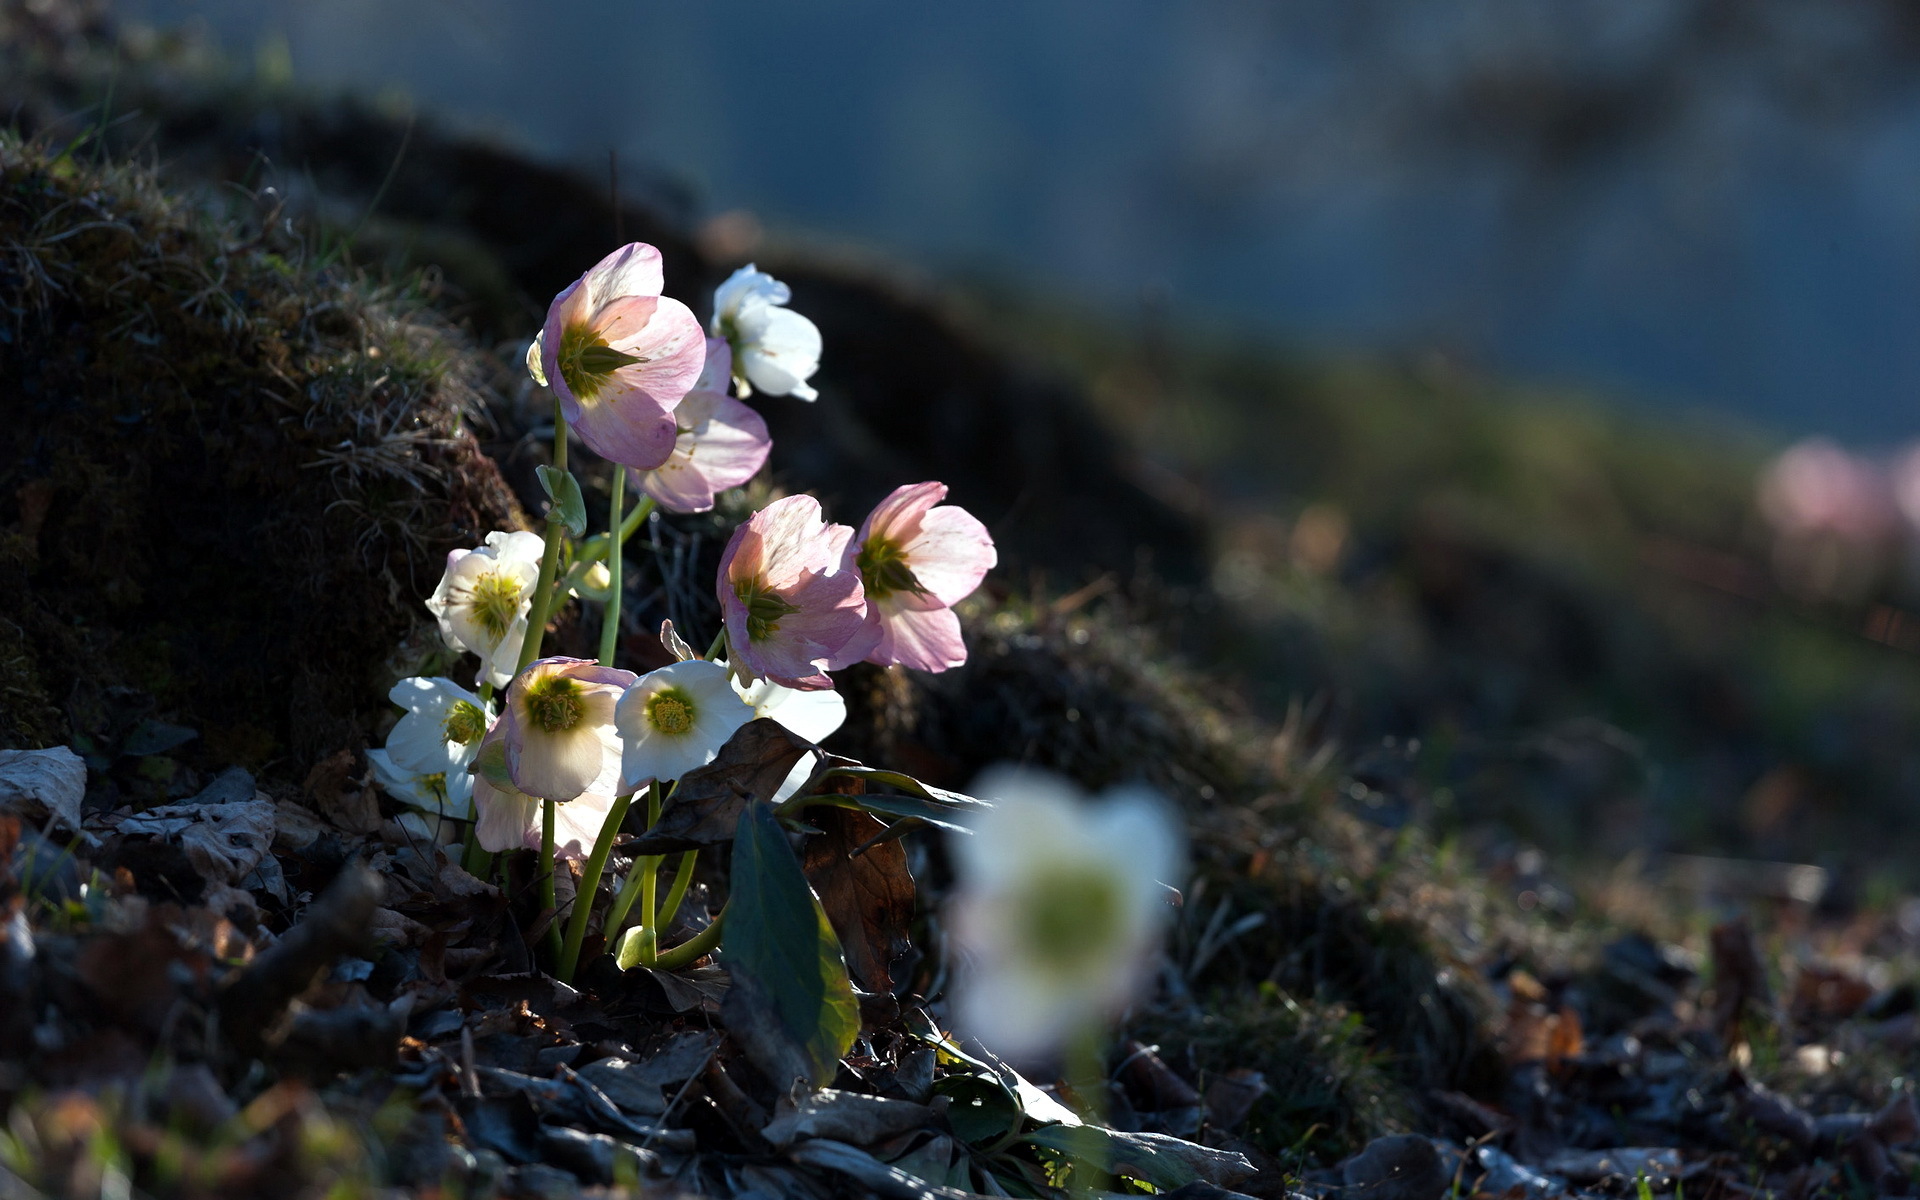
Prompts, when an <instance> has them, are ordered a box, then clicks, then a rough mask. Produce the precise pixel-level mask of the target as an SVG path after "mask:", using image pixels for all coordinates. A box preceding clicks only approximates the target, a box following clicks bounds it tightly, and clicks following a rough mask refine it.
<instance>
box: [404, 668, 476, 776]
mask: <svg viewBox="0 0 1920 1200" xmlns="http://www.w3.org/2000/svg"><path fill="white" fill-rule="evenodd" d="M387 699H389V700H391V701H393V702H394V703H395V704H397V705H399V706H400V707H401V708H404V709H406V710H407V715H406V716H404V717H401V718H400V721H399V723H398V724H396V725H395V726H394V727H393V732H392V733H389V734H388V735H387V753H388V754H390V755H392V756H393V763H394V766H396V767H398V768H400V769H401V770H405V771H412V772H415V773H417V774H422V775H433V774H440V775H445V776H446V777H447V779H448V791H449V793H451V792H452V791H453V789H454V786H455V785H454V784H453V782H452V781H453V780H454V779H455V778H456V777H460V776H465V775H466V773H467V764H468V763H470V762H472V761H473V756H474V755H475V754H477V753H479V751H480V739H481V738H483V737H485V736H486V735H487V729H488V728H489V727H490V726H491V725H492V724H493V711H492V708H491V706H490V705H488V704H487V703H486V702H485V701H483V700H481V699H480V697H478V696H476V695H474V694H473V693H472V692H470V691H468V690H467V689H465V688H463V687H461V686H460V685H459V684H457V683H455V682H454V681H453V680H451V679H442V678H439V677H437V676H436V677H433V678H428V677H425V676H420V675H415V676H412V677H411V678H408V679H402V680H401V681H400V682H399V683H396V684H394V685H393V690H392V691H390V692H388V693H387Z"/></svg>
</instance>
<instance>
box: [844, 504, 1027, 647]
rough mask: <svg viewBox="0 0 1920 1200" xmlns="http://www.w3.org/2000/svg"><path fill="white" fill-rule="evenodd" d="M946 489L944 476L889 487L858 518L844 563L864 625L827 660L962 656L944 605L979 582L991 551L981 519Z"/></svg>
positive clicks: (993, 557)
mask: <svg viewBox="0 0 1920 1200" xmlns="http://www.w3.org/2000/svg"><path fill="white" fill-rule="evenodd" d="M946 496H947V485H946V484H944V483H911V484H908V485H906V486H905V487H899V488H895V489H894V490H893V492H892V493H891V494H889V495H888V496H887V498H886V499H884V500H882V501H881V502H880V503H879V504H878V505H876V506H875V507H874V510H873V512H872V513H871V514H869V515H868V517H867V519H866V521H865V523H864V524H862V525H861V526H860V532H859V533H858V534H857V535H855V537H854V539H853V541H852V542H851V543H849V544H848V546H847V549H846V565H847V566H848V567H849V568H850V569H854V570H857V571H858V572H859V574H860V581H861V584H862V586H863V587H864V589H865V592H866V597H867V629H866V633H865V636H863V637H860V638H856V639H854V641H853V642H851V643H849V645H848V646H847V647H846V649H844V650H843V651H842V652H841V656H840V657H839V658H837V659H835V660H834V662H833V663H832V664H831V665H832V666H834V667H842V666H845V665H847V664H848V663H850V662H857V661H859V660H861V659H865V660H866V661H868V662H871V663H878V664H880V665H881V666H890V665H892V664H894V663H898V664H900V665H901V666H905V667H915V668H918V669H919V670H922V671H944V670H946V669H947V668H948V667H957V666H959V665H960V664H962V663H964V662H966V661H967V644H966V642H965V641H964V640H963V639H962V638H961V636H960V618H959V617H957V616H955V615H954V612H953V607H952V606H953V605H955V604H958V603H959V602H960V601H961V600H962V599H964V598H966V596H967V595H969V594H970V593H971V592H972V591H973V589H975V588H977V587H979V586H980V581H981V580H982V579H983V578H985V577H986V574H987V571H988V570H989V569H991V568H992V567H993V564H994V563H995V562H997V561H998V558H999V556H998V555H997V554H996V553H995V552H994V548H993V537H992V536H991V535H990V534H988V533H987V527H986V526H985V525H982V524H981V523H980V521H979V519H978V518H977V517H975V516H974V515H973V514H972V513H970V512H968V511H967V510H966V509H964V508H959V507H956V506H954V505H951V504H941V503H940V501H942V500H944V499H946ZM936 506H937V507H936Z"/></svg>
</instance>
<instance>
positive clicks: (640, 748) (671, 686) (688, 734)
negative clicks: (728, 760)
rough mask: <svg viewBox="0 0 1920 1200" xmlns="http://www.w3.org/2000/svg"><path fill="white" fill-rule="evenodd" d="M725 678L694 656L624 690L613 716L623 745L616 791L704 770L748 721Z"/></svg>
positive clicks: (747, 712) (720, 668)
mask: <svg viewBox="0 0 1920 1200" xmlns="http://www.w3.org/2000/svg"><path fill="white" fill-rule="evenodd" d="M729 678H730V677H729V675H728V672H727V668H726V667H724V666H722V665H721V664H719V663H714V662H706V661H704V660H702V659H698V658H695V659H690V660H688V661H687V662H678V663H674V664H672V665H671V666H666V667H661V668H660V669H659V670H657V671H651V672H648V673H647V674H646V675H643V676H641V678H640V682H638V683H636V684H634V685H633V686H632V687H630V688H628V689H627V691H626V694H625V695H623V696H621V697H620V703H619V704H618V705H617V706H616V707H615V708H614V713H613V723H614V726H615V728H617V729H618V730H619V731H620V738H621V741H622V742H623V743H624V744H625V747H626V751H625V756H624V758H623V760H622V766H621V771H620V786H621V787H622V788H624V789H626V790H628V791H632V790H633V789H635V788H637V787H639V786H640V785H641V784H643V783H645V782H646V781H647V780H649V779H663V780H664V779H678V778H680V777H681V776H682V775H685V774H686V773H687V772H688V771H691V770H693V769H694V768H696V767H704V766H706V765H707V764H708V763H710V762H712V761H713V757H714V755H715V754H717V753H719V751H720V747H722V746H724V745H726V743H727V739H728V738H730V737H732V736H733V732H734V730H736V729H738V728H740V727H741V726H742V725H745V724H746V723H747V722H748V721H751V720H753V709H751V708H749V707H747V705H746V704H745V703H743V702H742V701H741V699H740V696H739V694H738V693H736V692H735V691H734V690H733V686H732V684H731V683H730V682H729Z"/></svg>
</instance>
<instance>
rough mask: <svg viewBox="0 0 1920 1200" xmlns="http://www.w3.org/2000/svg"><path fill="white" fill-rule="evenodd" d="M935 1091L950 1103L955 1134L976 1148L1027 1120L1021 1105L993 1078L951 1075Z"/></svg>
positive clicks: (998, 1137) (948, 1121)
mask: <svg viewBox="0 0 1920 1200" xmlns="http://www.w3.org/2000/svg"><path fill="white" fill-rule="evenodd" d="M933 1088H934V1091H936V1092H938V1093H940V1094H941V1095H942V1096H945V1097H947V1099H948V1102H949V1103H948V1105H947V1123H948V1124H949V1125H951V1126H953V1132H954V1133H956V1134H958V1135H959V1137H960V1139H961V1140H962V1141H965V1142H971V1143H972V1144H974V1145H976V1146H982V1145H988V1144H990V1143H993V1142H997V1141H999V1140H1000V1139H1001V1138H1004V1137H1006V1136H1007V1135H1008V1134H1009V1133H1012V1132H1013V1131H1014V1130H1015V1129H1016V1128H1018V1126H1019V1125H1020V1122H1021V1121H1022V1120H1024V1119H1025V1118H1026V1113H1025V1111H1023V1110H1022V1109H1021V1107H1020V1101H1019V1100H1018V1099H1016V1098H1015V1097H1014V1095H1013V1093H1012V1092H1009V1091H1008V1090H1007V1089H1006V1087H1005V1086H1003V1085H1002V1084H1001V1082H1000V1081H999V1080H998V1079H996V1078H994V1077H993V1076H991V1075H948V1076H947V1077H946V1078H944V1079H942V1080H940V1081H939V1082H938V1083H936V1084H934V1085H933Z"/></svg>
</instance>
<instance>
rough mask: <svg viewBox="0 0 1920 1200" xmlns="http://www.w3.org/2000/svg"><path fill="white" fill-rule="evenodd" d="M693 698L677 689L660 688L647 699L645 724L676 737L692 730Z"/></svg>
mask: <svg viewBox="0 0 1920 1200" xmlns="http://www.w3.org/2000/svg"><path fill="white" fill-rule="evenodd" d="M694 712H695V709H694V704H693V697H692V696H689V695H687V694H686V693H685V692H684V691H682V690H680V689H679V688H677V687H668V688H661V689H660V690H659V691H657V692H655V693H654V694H653V695H652V696H649V697H648V698H647V724H649V725H651V726H653V727H654V728H655V729H657V730H659V731H660V732H661V733H664V734H668V735H670V736H674V737H678V736H679V735H681V734H683V733H686V732H687V731H688V730H689V729H692V728H693V718H694Z"/></svg>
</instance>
